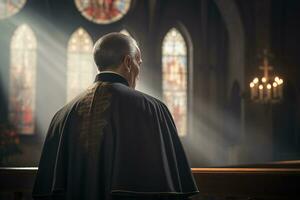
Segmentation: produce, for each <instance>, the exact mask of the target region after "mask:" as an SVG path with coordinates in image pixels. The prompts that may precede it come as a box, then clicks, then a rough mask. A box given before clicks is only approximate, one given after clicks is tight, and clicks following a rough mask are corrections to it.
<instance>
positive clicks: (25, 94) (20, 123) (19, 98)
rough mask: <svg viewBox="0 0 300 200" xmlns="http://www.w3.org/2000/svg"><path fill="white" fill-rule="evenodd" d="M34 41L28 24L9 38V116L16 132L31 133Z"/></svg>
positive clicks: (32, 125) (34, 71)
mask: <svg viewBox="0 0 300 200" xmlns="http://www.w3.org/2000/svg"><path fill="white" fill-rule="evenodd" d="M36 49H37V41H36V37H35V35H34V33H33V31H32V30H31V29H30V27H29V26H28V25H21V26H20V27H19V28H17V30H16V31H15V33H14V34H13V37H12V40H11V59H10V64H11V66H10V95H9V119H10V121H11V123H12V124H14V126H15V128H16V129H17V132H18V133H20V134H26V135H30V134H33V133H34V125H35V123H34V121H35V92H36V57H37V55H36Z"/></svg>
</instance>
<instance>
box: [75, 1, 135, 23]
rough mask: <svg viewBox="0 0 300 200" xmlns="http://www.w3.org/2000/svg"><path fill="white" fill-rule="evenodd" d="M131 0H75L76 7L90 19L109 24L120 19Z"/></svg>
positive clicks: (126, 10)
mask: <svg viewBox="0 0 300 200" xmlns="http://www.w3.org/2000/svg"><path fill="white" fill-rule="evenodd" d="M130 2H131V0H75V4H76V7H77V9H78V10H79V11H80V12H81V14H82V15H83V16H84V17H85V18H87V19H88V20H90V21H93V22H95V23H98V24H109V23H112V22H115V21H117V20H119V19H121V18H122V17H123V16H124V15H125V14H126V13H127V12H128V10H129V8H130Z"/></svg>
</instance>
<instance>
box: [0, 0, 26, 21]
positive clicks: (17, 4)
mask: <svg viewBox="0 0 300 200" xmlns="http://www.w3.org/2000/svg"><path fill="white" fill-rule="evenodd" d="M25 3H26V0H0V19H4V18H7V17H10V16H12V15H14V14H16V13H17V12H19V11H20V10H21V9H22V8H23V6H24V5H25Z"/></svg>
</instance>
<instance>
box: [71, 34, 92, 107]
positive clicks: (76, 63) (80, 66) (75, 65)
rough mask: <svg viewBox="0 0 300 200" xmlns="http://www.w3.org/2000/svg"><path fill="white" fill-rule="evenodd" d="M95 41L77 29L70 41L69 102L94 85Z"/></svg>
mask: <svg viewBox="0 0 300 200" xmlns="http://www.w3.org/2000/svg"><path fill="white" fill-rule="evenodd" d="M92 51H93V41H92V38H91V37H90V35H89V34H88V33H87V32H86V31H85V30H84V29H83V28H79V29H77V30H76V31H75V32H74V33H73V34H72V35H71V38H70V40H69V44H68V63H67V65H68V66H67V101H70V100H71V99H73V98H74V97H75V96H77V95H78V94H79V93H80V92H82V91H83V90H85V89H86V88H87V87H88V86H89V85H91V84H92V83H93V80H94V78H95V75H96V67H95V66H94V62H93V55H92Z"/></svg>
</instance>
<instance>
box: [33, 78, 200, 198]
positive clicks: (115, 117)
mask: <svg viewBox="0 0 300 200" xmlns="http://www.w3.org/2000/svg"><path fill="white" fill-rule="evenodd" d="M196 193H198V189H197V186H196V185H195V182H194V179H193V176H192V174H191V169H190V167H189V164H188V162H187V159H186V156H185V153H184V150H183V147H182V144H181V142H180V140H179V137H178V134H177V131H176V127H175V124H174V121H173V119H172V116H171V114H170V112H169V111H168V108H167V107H166V106H165V105H164V104H163V103H162V102H161V101H159V100H158V99H155V98H153V97H151V96H149V95H147V94H144V93H142V92H139V91H136V90H133V89H131V88H129V87H128V83H127V81H126V80H125V79H124V78H123V77H121V76H119V75H117V74H113V73H101V74H99V75H97V77H96V81H95V83H94V84H93V85H92V86H90V87H89V88H88V89H87V90H86V91H85V92H84V93H82V94H81V95H79V96H78V97H77V98H75V99H74V100H73V101H72V102H70V103H68V104H67V105H66V106H64V107H63V108H62V109H61V110H59V111H58V112H57V113H56V114H55V116H54V117H53V119H52V122H51V124H50V127H49V130H48V133H47V137H46V140H45V143H44V147H43V151H42V156H41V159H40V163H39V170H38V173H37V176H36V181H35V185H34V190H33V197H34V198H35V199H68V200H77V199H78V200H79V199H80V200H96V199H97V200H100V199H103V200H110V199H114V198H115V197H117V196H118V198H120V196H127V197H133V199H138V198H139V197H145V196H148V197H151V198H161V197H189V196H192V195H194V194H196ZM121 199H122V198H121ZM142 199H145V198H142Z"/></svg>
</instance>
